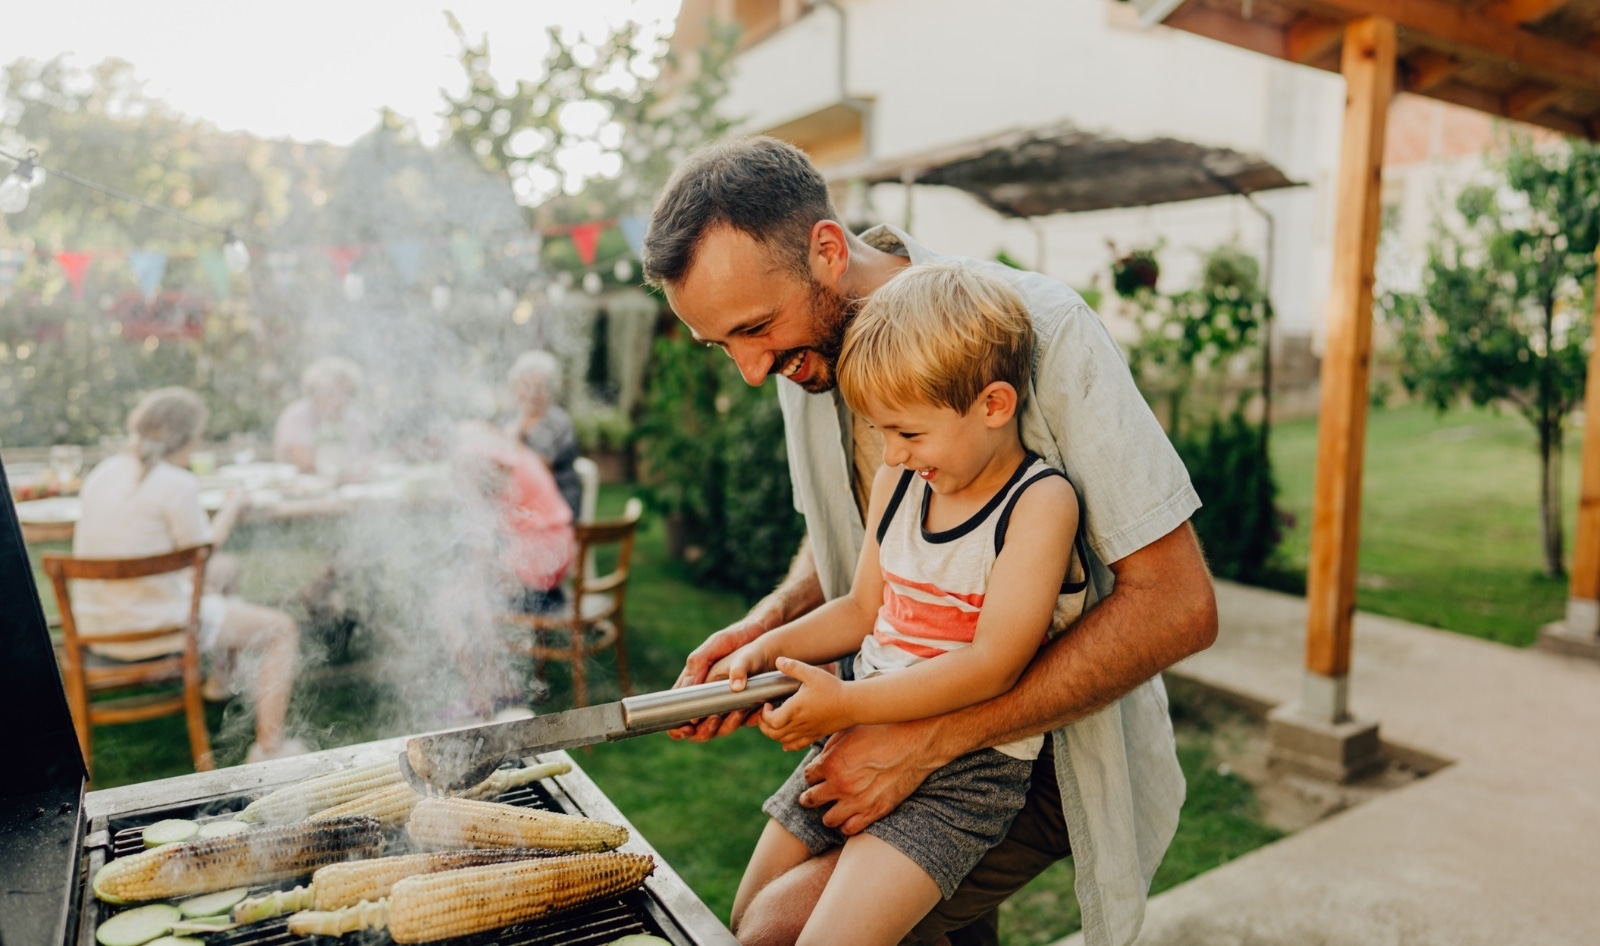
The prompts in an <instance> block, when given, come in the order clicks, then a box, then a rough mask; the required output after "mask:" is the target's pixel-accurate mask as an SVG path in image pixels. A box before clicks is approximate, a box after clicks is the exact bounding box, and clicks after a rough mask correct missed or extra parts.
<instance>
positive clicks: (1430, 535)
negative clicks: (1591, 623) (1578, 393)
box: [1272, 405, 1581, 647]
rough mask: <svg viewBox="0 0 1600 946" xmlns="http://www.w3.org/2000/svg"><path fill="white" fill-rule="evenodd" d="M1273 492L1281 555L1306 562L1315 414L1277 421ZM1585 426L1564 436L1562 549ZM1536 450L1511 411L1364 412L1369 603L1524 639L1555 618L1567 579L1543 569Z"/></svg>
mask: <svg viewBox="0 0 1600 946" xmlns="http://www.w3.org/2000/svg"><path fill="white" fill-rule="evenodd" d="M1272 438H1273V439H1272V458H1273V464H1274V467H1275V468H1276V471H1277V475H1278V483H1279V487H1280V491H1281V492H1280V496H1279V502H1280V505H1282V506H1283V507H1284V508H1285V509H1287V510H1288V511H1290V512H1291V513H1292V514H1293V515H1294V518H1295V525H1294V528H1293V529H1292V530H1290V531H1289V532H1288V534H1287V535H1286V537H1285V542H1284V546H1283V551H1284V555H1285V559H1286V562H1287V563H1288V564H1289V565H1290V566H1291V567H1292V568H1294V569H1297V570H1299V571H1301V572H1303V571H1304V569H1305V566H1306V560H1307V556H1308V549H1309V543H1310V531H1311V495H1312V493H1311V491H1312V478H1313V475H1314V472H1315V468H1316V453H1317V426H1316V421H1315V420H1297V421H1289V422H1285V423H1280V424H1278V425H1276V426H1274V428H1273V434H1272ZM1580 447H1581V437H1580V436H1579V434H1578V433H1577V432H1573V433H1572V434H1570V435H1569V436H1568V438H1567V444H1566V450H1565V457H1564V460H1565V463H1564V467H1563V470H1564V474H1563V485H1564V487H1565V491H1566V500H1565V502H1564V503H1563V509H1564V510H1565V511H1566V520H1567V524H1566V530H1567V532H1566V535H1567V548H1568V550H1569V552H1570V549H1571V545H1572V529H1573V521H1574V519H1575V517H1576V514H1577V493H1578V465H1579V464H1578V461H1579V456H1578V455H1579V451H1580ZM1538 510H1539V454H1538V450H1537V442H1536V440H1535V437H1534V432H1533V428H1532V427H1531V426H1529V424H1528V423H1527V422H1526V421H1524V420H1523V419H1522V418H1521V417H1519V416H1517V415H1514V414H1511V413H1499V414H1496V413H1493V412H1491V411H1487V410H1475V409H1462V410H1454V411H1450V412H1448V413H1446V414H1444V415H1442V416H1441V415H1439V414H1437V413H1435V412H1434V411H1432V410H1430V409H1427V408H1424V407H1421V406H1417V405H1409V406H1405V407H1397V408H1374V409H1373V410H1372V412H1371V414H1370V415H1369V418H1368V423H1367V444H1366V477H1365V480H1364V481H1363V484H1362V515H1361V557H1360V578H1359V587H1358V589H1357V594H1356V603H1357V606H1358V607H1359V608H1361V609H1362V610H1365V611H1372V612H1375V613H1378V614H1387V615H1391V616H1393V617H1398V618H1404V619H1405V620H1408V621H1415V622H1417V623H1419V624H1428V625H1432V626H1434V627H1443V628H1448V629H1450V630H1453V631H1460V632H1462V633H1464V634H1471V635H1473V636H1476V637H1482V638H1486V639H1488V640H1493V641H1499V642H1501V643H1506V644H1513V645H1516V646H1519V647H1525V646H1528V645H1529V644H1532V643H1533V642H1534V641H1535V640H1536V639H1537V637H1538V633H1539V626H1540V625H1541V624H1544V623H1546V622H1549V621H1553V620H1556V619H1558V618H1560V617H1561V615H1562V614H1563V613H1564V609H1565V607H1566V597H1567V585H1566V582H1565V581H1564V580H1555V579H1550V578H1546V577H1544V574H1543V568H1542V566H1543V561H1544V558H1543V555H1542V554H1541V552H1540V546H1539V520H1538Z"/></svg>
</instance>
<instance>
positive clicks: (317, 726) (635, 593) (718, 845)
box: [46, 488, 1276, 946]
mask: <svg viewBox="0 0 1600 946" xmlns="http://www.w3.org/2000/svg"><path fill="white" fill-rule="evenodd" d="M625 496H626V493H625V491H623V490H620V489H611V488H608V489H607V490H605V491H604V493H603V495H602V500H601V514H602V515H605V514H608V513H610V512H615V511H618V510H620V508H621V506H622V503H623V501H624V499H625ZM306 530H307V527H306V526H305V525H297V526H292V527H274V528H250V529H241V530H239V531H238V532H237V533H236V534H235V538H234V539H233V540H231V541H230V543H229V546H228V549H229V551H231V552H235V553H236V554H238V555H239V557H240V558H241V560H242V564H243V567H244V578H245V591H246V593H247V594H248V595H250V596H251V597H253V598H254V599H255V600H258V601H262V602H263V603H274V604H278V605H282V606H290V605H289V603H290V602H291V600H292V597H293V593H294V591H295V589H296V588H297V587H298V586H299V584H300V583H303V582H304V581H305V580H307V579H309V577H310V576H312V575H314V574H315V573H316V572H317V570H318V569H319V568H320V563H321V562H322V560H323V556H324V555H325V554H326V553H325V552H323V551H322V548H324V547H325V545H326V543H325V542H323V541H322V537H321V536H320V535H319V533H318V532H317V531H316V530H315V529H314V528H312V529H310V530H309V531H306ZM46 597H47V598H48V594H47V595H46ZM744 608H745V603H744V602H743V601H742V600H740V599H739V598H738V597H737V596H735V595H731V594H727V593H723V592H716V591H709V590H706V589H702V588H696V587H694V586H693V584H692V583H691V582H690V581H689V580H688V578H687V576H686V575H685V574H684V572H683V570H682V569H681V568H680V567H679V566H678V565H676V564H674V563H672V562H670V561H668V560H667V558H666V554H665V538H664V536H663V534H662V530H661V528H660V525H659V523H658V522H655V521H653V520H652V521H647V524H646V527H645V528H644V530H643V531H642V533H641V535H640V539H639V544H638V548H637V552H636V557H635V569H634V573H633V576H632V578H631V579H630V582H629V599H628V615H629V621H628V644H629V658H630V659H629V665H630V668H631V669H632V671H633V674H634V678H635V686H636V687H637V688H638V689H639V690H641V691H644V690H656V689H663V688H665V687H668V686H671V684H672V682H673V681H674V680H675V679H676V677H677V674H678V671H679V670H680V669H681V667H682V665H683V658H684V656H685V655H686V654H687V653H688V652H689V650H691V649H692V648H693V647H694V646H695V645H697V644H699V643H700V641H701V640H703V639H704V638H705V636H706V634H708V633H709V632H710V631H712V630H714V629H716V628H718V627H721V626H723V625H725V624H727V623H729V622H731V621H732V620H734V619H736V618H737V617H739V616H740V615H741V614H742V613H743V611H744ZM303 643H304V648H303V649H304V650H306V651H307V652H308V653H312V654H315V653H317V652H318V651H319V650H320V649H321V648H322V646H323V645H324V644H325V642H324V641H322V640H320V639H318V636H317V635H316V634H315V633H311V632H307V634H306V635H305V637H304V638H303ZM370 645H371V642H370V641H362V640H358V641H357V642H356V643H355V644H354V650H355V653H354V654H353V655H352V658H351V659H353V660H356V661H358V662H357V663H354V664H349V665H345V666H344V667H342V668H341V667H340V666H339V665H337V664H336V665H334V666H331V667H327V668H324V669H322V670H319V671H317V672H315V673H310V674H307V675H305V676H303V677H302V678H301V680H300V681H299V682H298V683H297V685H296V689H295V694H294V698H293V701H292V712H293V714H294V719H295V720H296V725H297V726H298V727H299V729H300V731H301V732H302V733H304V734H306V735H307V736H308V738H310V739H312V740H314V741H315V744H316V745H319V746H322V747H329V746H335V745H345V744H349V743H354V742H360V741H365V740H370V739H377V738H383V737H386V736H392V735H398V734H400V733H402V732H405V731H406V728H405V726H404V725H403V724H402V723H400V722H399V721H400V720H404V719H406V718H408V715H407V713H406V712H405V709H406V706H405V704H406V700H405V698H404V695H403V694H402V693H401V692H399V690H398V688H397V687H395V686H394V685H392V684H388V683H385V682H382V681H381V680H375V679H372V678H371V676H370V675H368V674H365V673H363V672H362V665H361V664H360V663H359V661H360V660H361V659H362V658H363V656H365V653H364V648H369V647H370ZM589 669H590V671H591V680H592V685H593V686H594V688H595V693H594V696H593V699H596V700H606V699H616V698H617V697H618V695H619V694H618V687H617V682H616V674H615V669H614V665H613V662H612V660H611V658H610V655H605V656H604V657H603V658H601V659H600V660H597V661H595V662H594V663H593V664H592V665H591V666H590V668H589ZM550 670H551V672H550V682H551V685H552V688H553V692H552V696H551V699H550V700H549V702H547V703H546V704H544V706H543V707H542V709H544V710H546V711H553V710H557V709H562V708H565V707H567V706H569V705H570V699H571V697H570V688H569V686H568V681H567V676H566V674H565V673H564V672H563V668H562V667H561V665H559V664H558V665H552V667H551V668H550ZM209 714H210V719H211V724H212V727H211V728H212V731H213V733H218V735H217V736H216V746H217V751H218V756H219V761H220V762H221V763H222V764H235V763H238V762H240V761H242V758H243V753H244V748H245V746H246V745H247V744H248V741H249V732H250V715H249V711H248V709H247V708H246V707H245V706H244V705H243V703H242V701H239V700H235V701H233V702H231V703H229V704H227V705H226V706H224V707H219V706H215V705H213V706H211V707H210V710H209ZM1179 732H1180V735H1179V739H1180V756H1179V758H1180V761H1181V762H1182V763H1183V765H1184V769H1185V772H1186V773H1187V775H1188V778H1189V785H1190V798H1189V802H1188V805H1187V806H1186V807H1185V811H1184V817H1183V821H1182V823H1181V825H1180V827H1179V832H1178V838H1177V840H1176V841H1175V842H1174V844H1173V848H1172V852H1171V853H1170V854H1169V855H1168V858H1167V861H1166V862H1165V863H1164V864H1163V865H1162V869H1161V873H1160V874H1158V875H1157V885H1158V886H1160V887H1165V886H1170V885H1172V884H1176V883H1180V882H1181V881H1183V880H1186V879H1188V878H1189V877H1192V876H1194V875H1195V874H1197V873H1200V872H1201V871H1203V870H1206V869H1209V868H1210V867H1213V866H1216V865H1217V864H1219V863H1222V862H1223V861H1225V860H1228V859H1230V858H1232V857H1235V856H1237V855H1238V854H1240V853H1243V852H1244V851H1247V850H1250V849H1252V848H1254V847H1257V846H1259V845H1261V844H1264V843H1267V842H1268V841H1270V840H1272V839H1273V838H1274V837H1276V835H1275V834H1274V833H1273V832H1271V831H1270V830H1269V829H1266V828H1263V827H1262V826H1261V825H1259V824H1257V823H1256V822H1254V821H1252V820H1251V813H1252V811H1253V799H1252V796H1251V793H1250V788H1249V786H1248V784H1246V783H1244V782H1242V781H1240V780H1239V779H1237V778H1236V777H1232V776H1221V775H1218V774H1217V773H1216V772H1215V771H1214V769H1215V766H1214V764H1212V763H1211V761H1210V755H1209V750H1208V749H1207V747H1206V746H1207V737H1206V733H1205V731H1204V729H1203V727H1202V726H1201V725H1197V724H1196V723H1195V722H1194V721H1193V720H1189V721H1186V722H1183V723H1182V725H1181V726H1180V730H1179ZM574 756H575V758H576V759H577V760H578V763H579V765H581V766H582V767H583V768H584V770H585V771H586V772H588V774H589V775H590V776H591V777H592V778H593V779H594V780H595V782H596V783H598V784H599V786H600V787H601V788H602V789H603V790H604V791H605V792H606V794H607V795H609V796H610V797H611V799H612V800H613V801H614V802H616V804H617V805H618V807H620V808H621V809H622V810H623V811H625V812H627V814H628V817H629V818H630V819H631V820H632V821H633V822H634V824H635V825H636V826H637V827H638V828H639V830H640V831H641V832H643V834H644V835H645V836H646V837H647V838H649V840H650V842H651V843H652V844H654V845H655V846H656V848H657V849H658V850H660V852H661V853H662V855H663V856H664V857H665V858H666V859H667V861H668V863H670V864H671V865H672V866H673V868H674V869H675V870H677V871H678V872H679V873H680V874H681V875H682V876H683V877H684V879H685V880H686V881H687V882H688V883H689V885H690V886H691V887H692V888H693V889H694V890H695V892H696V893H698V894H699V895H700V897H701V898H702V899H703V900H705V902H706V903H707V904H708V905H709V906H710V907H711V909H712V910H713V911H714V912H715V913H716V914H717V915H718V916H721V917H726V916H727V915H728V910H729V908H730V906H731V905H732V902H733V894H734V891H735V890H736V889H737V887H738V883H739V878H740V876H741V875H742V873H743V871H744V865H745V861H746V860H747V859H748V857H749V855H750V851H751V850H752V849H753V848H754V846H755V841H756V838H757V836H758V835H759V834H760V832H761V828H762V826H763V825H764V823H765V820H766V816H765V815H763V814H762V813H761V810H760V804H761V802H762V800H763V799H765V798H766V796H767V795H768V794H769V793H771V792H772V790H773V789H775V788H776V787H777V785H778V784H779V783H780V782H782V780H783V779H784V778H785V777H786V776H787V775H788V773H789V772H790V770H791V769H792V768H793V766H794V765H795V763H796V761H797V759H798V758H799V757H798V756H797V755H791V754H786V753H784V752H783V751H782V750H781V749H779V747H778V746H777V745H776V744H775V743H772V742H769V741H768V740H766V739H764V738H763V737H762V736H761V735H760V734H759V733H757V732H755V731H753V730H746V731H743V732H740V733H738V734H736V735H734V736H732V737H729V738H727V739H722V740H716V741H714V742H712V743H709V744H704V745H695V744H688V743H676V742H672V741H671V740H669V739H666V738H664V737H659V736H658V737H654V738H643V739H633V740H627V741H623V742H619V743H612V744H607V745H600V746H593V747H589V748H586V749H578V750H574ZM188 771H190V763H189V755H188V741H187V738H186V737H185V735H184V730H183V722H182V719H181V718H180V717H169V718H166V719H160V720H154V721H151V722H148V723H143V724H136V725H129V726H116V727H109V728H108V727H101V728H99V729H97V731H96V743H95V773H96V780H95V784H94V787H96V788H106V787H110V786H113V785H119V784H125V783H128V782H133V781H141V780H146V779H155V778H163V777H167V776H172V775H182V774H184V773H186V772H188ZM1004 925H1005V938H1004V941H1005V942H1006V943H1007V944H1010V946H1022V944H1032V943H1042V942H1047V941H1049V940H1053V939H1055V938H1056V937H1059V936H1062V935H1065V934H1066V933H1068V932H1071V931H1072V930H1073V929H1075V928H1076V927H1077V925H1078V910H1077V901H1076V899H1075V898H1074V897H1073V894H1072V868H1071V865H1070V864H1065V863H1064V864H1058V865H1056V866H1055V867H1053V868H1051V869H1050V870H1049V871H1046V872H1045V874H1043V875H1041V876H1040V877H1039V878H1037V879H1036V880H1035V881H1034V882H1033V883H1032V884H1031V885H1029V887H1027V888H1026V889H1025V890H1024V891H1023V892H1021V893H1019V895H1018V896H1017V897H1015V898H1013V901H1012V902H1011V903H1010V904H1008V905H1007V907H1006V910H1005V920H1004Z"/></svg>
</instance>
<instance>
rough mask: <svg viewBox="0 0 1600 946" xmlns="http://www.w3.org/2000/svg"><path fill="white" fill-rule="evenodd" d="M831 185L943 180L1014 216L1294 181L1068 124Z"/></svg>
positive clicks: (1170, 144)
mask: <svg viewBox="0 0 1600 946" xmlns="http://www.w3.org/2000/svg"><path fill="white" fill-rule="evenodd" d="M825 173H826V174H827V177H828V180H829V182H830V183H842V182H848V181H864V182H866V183H868V184H880V183H887V182H896V183H916V184H943V185H946V186H949V187H957V188H960V189H961V190H964V191H967V192H968V193H970V194H972V195H973V196H975V197H977V198H978V199H979V200H980V201H982V202H983V203H985V204H987V205H988V206H990V207H992V208H993V209H995V210H996V211H998V212H1000V213H1002V214H1004V215H1006V216H1009V217H1038V216H1045V215H1048V214H1057V213H1076V212H1081V211H1088V210H1109V209H1111V208H1114V207H1145V206H1149V205H1151V204H1166V203H1172V202H1175V201H1181V200H1196V199H1198V198H1202V197H1221V196H1224V195H1228V194H1253V193H1255V192H1257V191H1265V190H1272V189H1274V188H1279V187H1295V186H1298V184H1297V183H1296V182H1295V181H1291V180H1289V178H1288V177H1286V176H1284V173H1283V172H1282V171H1280V170H1278V168H1277V167H1276V166H1274V165H1273V164H1271V163H1269V162H1268V161H1266V160H1265V159H1263V158H1260V157H1257V156H1255V155H1250V154H1241V153H1239V152H1237V151H1234V150H1232V149H1229V148H1215V147H1208V146H1206V145H1199V144H1195V143H1193V142H1189V141H1178V140H1176V139H1173V138H1152V139H1149V140H1146V141H1129V140H1127V139H1123V138H1114V137H1111V136H1107V135H1100V134H1095V133H1092V132H1085V131H1081V130H1079V129H1077V128H1075V127H1073V126H1071V125H1068V124H1062V125H1055V126H1051V127H1047V128H1039V129H1028V130H1022V131H1012V132H1007V133H1005V134H1000V135H994V136H991V137H987V138H982V139H978V140H975V141H968V142H964V143H962V144H957V145H952V146H949V147H944V148H938V149H934V150H932V151H927V152H923V153H921V154H914V155H908V156H906V157H901V158H893V159H890V160H885V161H872V162H857V163H853V164H848V165H840V166H837V167H835V168H830V169H828V170H827V171H826V172H825Z"/></svg>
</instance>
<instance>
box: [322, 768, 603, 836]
mask: <svg viewBox="0 0 1600 946" xmlns="http://www.w3.org/2000/svg"><path fill="white" fill-rule="evenodd" d="M571 771H572V763H570V762H546V763H543V764H541V765H530V766H528V767H526V768H521V769H497V770H496V771H495V773H494V774H493V775H491V776H489V777H488V778H486V779H484V780H483V781H482V782H479V783H478V784H477V785H475V786H474V787H472V788H470V789H468V790H467V792H466V794H465V795H464V796H463V797H466V798H494V797H495V796H497V795H500V794H502V793H504V792H509V791H511V790H512V789H514V788H521V787H522V786H524V785H528V784H530V783H532V782H537V781H538V780H539V779H542V778H549V777H550V776H552V775H565V774H567V773H568V772H571ZM421 800H422V796H421V795H419V794H417V791H416V789H414V788H412V787H411V786H410V785H408V784H407V783H405V782H399V783H397V784H394V785H387V786H384V787H383V788H380V789H378V790H377V791H375V792H368V793H367V794H365V795H362V796H361V797H360V798H356V799H353V800H351V801H347V802H345V803H344V804H342V805H335V806H333V807H332V808H328V809H326V810H323V811H319V812H317V813H316V814H314V815H312V816H311V818H312V820H314V821H321V820H324V819H327V818H342V817H344V816H346V815H372V816H373V817H374V818H377V819H378V822H379V823H380V824H382V825H383V827H384V828H385V829H387V828H398V827H399V826H400V825H403V824H405V823H406V819H407V818H409V817H411V809H413V808H415V807H416V806H417V802H419V801H421Z"/></svg>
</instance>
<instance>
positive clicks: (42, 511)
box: [17, 496, 83, 523]
mask: <svg viewBox="0 0 1600 946" xmlns="http://www.w3.org/2000/svg"><path fill="white" fill-rule="evenodd" d="M82 515H83V500H81V499H79V498H78V497H76V496H52V497H50V498H49V499H30V500H28V501H27V502H23V503H17V521H19V522H37V523H46V522H77V521H78V517H80V516H82Z"/></svg>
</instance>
